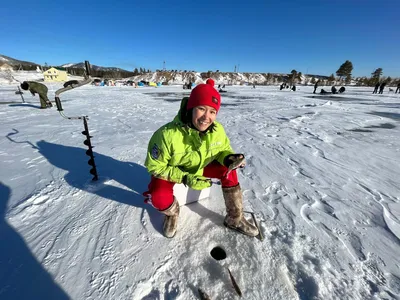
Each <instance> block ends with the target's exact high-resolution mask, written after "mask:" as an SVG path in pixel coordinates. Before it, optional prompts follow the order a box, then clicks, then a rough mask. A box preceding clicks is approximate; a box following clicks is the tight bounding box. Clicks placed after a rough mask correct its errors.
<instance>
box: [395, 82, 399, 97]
mask: <svg viewBox="0 0 400 300" xmlns="http://www.w3.org/2000/svg"><path fill="white" fill-rule="evenodd" d="M397 92H399V94H400V82H399V83H398V84H397V89H396V92H394V93H395V94H397Z"/></svg>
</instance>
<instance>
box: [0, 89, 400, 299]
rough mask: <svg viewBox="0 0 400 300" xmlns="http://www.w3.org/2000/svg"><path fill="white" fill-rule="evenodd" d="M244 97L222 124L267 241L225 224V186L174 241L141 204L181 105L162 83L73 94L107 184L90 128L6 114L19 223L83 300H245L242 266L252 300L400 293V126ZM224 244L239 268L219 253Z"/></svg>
mask: <svg viewBox="0 0 400 300" xmlns="http://www.w3.org/2000/svg"><path fill="white" fill-rule="evenodd" d="M163 89H164V90H166V91H171V93H178V94H182V95H183V93H184V91H182V90H181V88H180V87H165V88H163ZM231 89H232V90H233V92H232V93H231V95H230V94H229V93H227V94H226V95H223V104H226V106H225V107H224V106H223V107H222V109H221V112H220V114H219V116H218V120H219V121H220V122H221V123H222V124H224V126H225V129H226V131H227V133H228V135H229V137H230V139H231V143H232V146H233V148H234V149H235V150H236V151H237V152H238V153H244V154H245V155H246V158H247V166H246V168H244V169H243V170H240V171H239V178H240V182H241V186H242V189H243V194H244V207H245V210H251V211H254V212H256V214H257V217H258V218H259V220H260V221H261V223H260V224H261V227H262V232H263V235H264V240H263V241H259V240H257V239H251V238H248V237H246V236H243V235H240V234H237V233H235V232H232V231H230V230H228V229H226V228H225V227H223V226H221V224H222V222H223V217H224V204H223V199H222V193H221V191H220V190H219V188H218V187H215V188H214V187H213V189H212V194H213V195H212V199H211V200H206V201H201V202H199V203H195V204H191V205H188V206H185V207H182V209H181V216H180V220H179V231H178V233H177V236H176V237H175V238H174V239H166V238H164V237H162V235H161V234H160V232H159V231H160V228H161V224H162V217H161V216H160V215H159V214H158V213H157V212H155V211H154V209H152V208H151V207H149V206H145V205H144V204H142V203H141V202H140V201H141V197H140V194H141V192H143V191H144V190H145V189H146V182H147V179H148V178H142V179H141V178H140V177H134V173H135V172H143V170H142V169H143V168H142V167H141V166H143V163H144V159H145V154H146V150H147V142H148V139H149V138H150V136H151V134H152V133H153V132H154V130H156V129H157V128H158V127H160V126H161V125H163V124H164V123H166V122H168V121H170V120H172V118H173V117H174V116H175V114H176V112H177V109H178V107H179V105H178V103H179V102H171V101H169V102H168V101H163V100H162V99H161V98H160V97H158V96H157V92H158V91H159V90H161V89H159V90H158V89H150V88H143V89H134V90H133V91H132V88H129V89H128V88H125V87H121V88H114V89H113V88H111V87H109V88H108V87H104V89H102V90H101V88H99V87H97V88H96V87H82V88H79V89H77V90H74V91H71V92H70V93H65V96H63V97H62V100H63V101H65V103H64V109H65V114H66V115H79V114H80V113H81V112H85V114H87V115H89V116H90V119H89V129H90V133H91V135H93V138H92V143H93V144H94V145H95V149H94V152H95V156H96V160H97V163H98V171H99V174H100V181H99V182H98V183H92V182H91V181H90V174H89V173H88V172H89V166H88V165H87V164H86V161H87V159H88V157H86V156H84V150H85V148H84V147H85V146H84V145H83V140H84V137H83V135H82V134H81V133H80V132H81V130H83V129H82V124H81V123H80V121H68V120H64V119H62V118H60V117H59V116H58V115H57V113H56V112H55V110H45V111H39V110H33V109H32V108H31V107H23V108H21V107H18V111H16V108H15V107H12V106H10V107H6V106H4V105H3V106H2V107H0V109H2V110H4V111H6V112H7V114H6V117H5V118H4V119H2V121H1V134H2V136H3V137H8V138H3V139H2V140H1V142H0V143H1V144H0V146H2V147H0V149H5V150H0V157H1V167H2V168H4V169H7V170H8V172H7V174H3V173H0V174H1V175H2V177H1V181H2V182H3V183H4V184H6V185H7V186H10V187H11V189H12V194H11V196H10V199H9V203H8V209H7V215H6V221H7V222H8V223H9V224H10V225H11V226H12V227H13V228H14V229H15V231H16V232H18V233H19V234H20V235H21V236H23V238H24V240H25V242H26V244H27V246H28V247H29V249H30V251H31V252H32V253H33V254H34V256H35V257H36V259H37V260H38V262H40V264H41V265H42V266H43V268H44V269H45V270H46V271H47V272H48V273H49V274H51V275H52V277H53V278H54V280H55V281H56V282H57V283H58V284H59V285H60V286H61V287H62V288H63V289H64V290H65V292H66V293H67V294H68V295H69V296H70V297H71V298H72V299H147V300H149V299H181V300H183V299H198V292H197V289H198V288H201V289H202V290H204V291H205V292H206V293H207V294H209V295H210V296H211V299H236V298H238V296H237V295H236V294H235V291H234V289H233V287H232V284H231V282H230V279H229V274H228V271H227V267H229V269H230V270H231V271H232V274H233V276H234V277H235V279H236V281H237V283H238V285H239V287H240V288H241V290H242V292H243V295H244V297H243V298H244V299H301V300H305V299H400V261H399V258H398V253H400V219H399V215H400V204H399V200H400V198H399V197H398V193H396V191H397V192H398V186H399V185H400V184H399V179H398V178H400V173H399V170H398V168H395V167H393V165H396V164H397V166H398V165H399V160H398V158H396V157H395V156H394V155H393V154H392V152H393V151H397V152H398V151H399V139H398V136H399V129H398V128H394V129H390V130H389V129H380V134H374V135H371V133H366V132H361V131H359V132H357V131H352V130H354V129H355V128H356V129H357V128H359V129H360V128H361V129H362V128H366V127H367V126H371V125H376V126H378V125H379V124H382V123H384V122H391V121H390V120H389V121H388V120H382V118H383V117H379V116H373V115H369V116H368V115H367V114H366V113H365V108H363V105H362V104H360V103H358V102H357V103H352V104H351V105H349V104H346V103H342V102H339V101H335V100H332V101H331V100H329V101H326V100H323V99H309V98H306V97H303V96H306V94H305V91H300V92H299V93H297V94H296V93H290V94H289V93H284V92H283V93H279V92H277V91H276V89H275V88H272V87H267V88H260V89H256V90H254V91H250V89H249V88H246V87H243V88H239V87H237V88H231ZM306 89H308V90H309V91H311V90H312V89H311V88H306V87H304V88H302V90H306ZM354 90H355V91H356V92H355V93H354V96H352V97H353V99H357V97H359V94H357V91H358V90H357V89H354ZM99 91H101V97H97V95H98V93H99ZM0 92H1V88H0ZM302 93H304V94H302ZM293 95H296V96H295V97H292V96H293ZM307 95H309V94H307ZM349 95H351V91H350V92H349ZM17 96H18V95H17ZM236 96H237V97H236ZM241 97H242V98H241ZM363 97H364V98H368V97H369V98H371V96H370V95H368V96H366V95H363ZM369 98H368V99H369ZM78 99H79V100H78ZM113 99H118V104H117V105H112V104H110V101H112V100H113ZM371 99H373V98H371ZM382 99H384V98H382ZM96 101H97V102H99V103H98V104H97V103H96V104H95V102H96ZM359 101H366V100H359ZM385 101H390V102H396V101H397V103H399V102H398V101H399V100H398V99H392V98H390V99H389V100H386V99H385ZM111 103H112V102H111ZM380 103H381V102H380ZM237 106H238V107H239V110H238V108H237ZM19 110H23V111H24V112H23V113H22V112H21V113H19ZM368 111H369V110H368ZM39 112H40V115H39ZM43 119H45V120H46V121H45V122H44V121H43ZM327 120H328V121H327ZM27 124H29V126H27ZM373 130H375V129H373ZM396 136H397V140H396V139H395V137H396ZM371 139H372V142H371ZM388 142H390V143H388ZM349 143H351V146H350V147H349ZM382 144H385V147H382ZM396 149H397V150H396ZM57 153H58V155H59V156H61V155H63V156H62V157H57ZM70 153H72V154H71V157H69V156H68V155H69V154H70ZM361 153H362V155H361ZM397 157H398V155H397ZM366 159H368V162H366ZM11 166H16V168H15V167H14V168H11ZM130 172H131V173H130ZM141 174H142V173H141ZM143 174H145V173H143ZM5 175H7V177H4V176H5ZM132 176H133V177H132ZM215 246H221V247H222V248H224V249H225V250H226V252H227V259H225V260H223V261H220V262H218V261H216V260H214V259H213V258H212V257H211V256H210V254H209V253H210V251H211V249H212V248H213V247H215Z"/></svg>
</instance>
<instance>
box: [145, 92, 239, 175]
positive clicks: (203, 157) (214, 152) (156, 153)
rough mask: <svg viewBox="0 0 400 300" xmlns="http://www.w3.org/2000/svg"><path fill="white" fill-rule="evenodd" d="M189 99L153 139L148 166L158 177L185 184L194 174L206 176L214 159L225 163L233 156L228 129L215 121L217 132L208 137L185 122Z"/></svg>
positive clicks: (152, 173)
mask: <svg viewBox="0 0 400 300" xmlns="http://www.w3.org/2000/svg"><path fill="white" fill-rule="evenodd" d="M187 100H188V98H183V100H182V102H181V108H180V110H179V112H178V115H177V116H176V117H175V118H174V120H173V121H172V122H169V123H168V124H165V125H164V126H162V127H161V128H159V129H158V130H157V131H156V132H155V133H154V134H153V136H152V137H151V139H150V142H149V146H148V150H147V157H146V161H145V163H144V164H145V166H146V168H147V170H148V171H149V173H150V174H151V175H153V176H154V177H157V178H161V179H164V180H167V181H171V182H176V183H181V182H182V178H183V177H184V176H185V175H186V174H188V173H190V174H196V175H203V169H204V167H205V166H207V165H208V164H209V163H211V162H212V161H213V160H216V161H218V162H219V163H220V164H221V165H222V164H223V161H224V158H225V157H226V156H227V155H229V154H233V153H234V152H233V150H232V148H231V145H230V142H229V138H228V137H227V135H226V133H225V129H224V127H223V126H222V125H221V124H220V123H218V122H216V121H215V122H214V130H213V131H212V132H211V131H208V132H207V133H205V134H202V133H200V132H199V131H198V130H195V129H192V128H190V127H189V126H188V125H187V124H184V123H183V122H182V120H181V117H180V116H181V111H182V110H186V104H187Z"/></svg>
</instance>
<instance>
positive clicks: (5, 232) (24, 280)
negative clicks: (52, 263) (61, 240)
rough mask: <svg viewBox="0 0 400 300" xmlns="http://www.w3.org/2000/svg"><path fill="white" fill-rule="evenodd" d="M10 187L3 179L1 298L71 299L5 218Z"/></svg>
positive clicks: (0, 204)
mask: <svg viewBox="0 0 400 300" xmlns="http://www.w3.org/2000/svg"><path fill="white" fill-rule="evenodd" d="M10 196H11V190H10V188H9V187H8V186H6V185H4V184H2V183H1V182H0V199H1V200H0V214H1V216H0V217H1V219H0V298H1V299H2V300H15V299H42V300H46V299H60V300H63V299H69V297H68V295H67V294H66V293H65V292H64V291H63V290H62V288H61V287H60V286H58V284H57V283H56V282H54V280H53V278H52V277H51V275H50V274H49V273H47V271H46V270H45V269H44V268H43V267H42V265H41V264H40V262H38V261H37V260H36V258H35V257H34V255H33V254H32V253H31V251H30V249H29V248H28V246H27V245H26V243H25V241H24V239H23V238H22V237H21V236H20V235H19V234H18V232H17V231H16V230H15V229H14V228H13V227H12V226H10V225H9V224H8V222H7V220H6V209H7V202H8V200H9V199H10Z"/></svg>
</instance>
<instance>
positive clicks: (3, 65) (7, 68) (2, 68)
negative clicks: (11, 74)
mask: <svg viewBox="0 0 400 300" xmlns="http://www.w3.org/2000/svg"><path fill="white" fill-rule="evenodd" d="M12 70H13V67H12V66H10V65H9V64H7V63H0V71H12Z"/></svg>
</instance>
